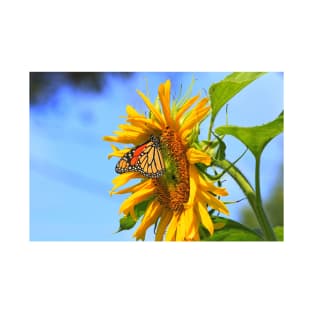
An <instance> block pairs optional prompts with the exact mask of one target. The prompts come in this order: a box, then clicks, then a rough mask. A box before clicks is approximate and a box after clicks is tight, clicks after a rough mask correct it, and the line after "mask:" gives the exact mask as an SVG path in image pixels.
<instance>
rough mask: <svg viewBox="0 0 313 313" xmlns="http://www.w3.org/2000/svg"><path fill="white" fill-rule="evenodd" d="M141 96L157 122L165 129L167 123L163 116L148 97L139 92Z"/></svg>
mask: <svg viewBox="0 0 313 313" xmlns="http://www.w3.org/2000/svg"><path fill="white" fill-rule="evenodd" d="M137 93H138V94H139V96H140V97H141V98H142V100H143V101H144V102H145V104H146V106H147V107H148V108H149V110H150V111H151V112H152V114H153V115H154V116H155V118H156V120H157V121H158V123H159V125H160V126H161V127H162V128H164V127H165V121H164V118H163V116H162V114H161V113H160V112H159V111H158V110H157V109H156V108H155V107H154V105H153V104H152V103H151V101H150V100H149V98H148V97H146V96H145V95H144V94H143V93H142V92H141V91H139V90H138V91H137Z"/></svg>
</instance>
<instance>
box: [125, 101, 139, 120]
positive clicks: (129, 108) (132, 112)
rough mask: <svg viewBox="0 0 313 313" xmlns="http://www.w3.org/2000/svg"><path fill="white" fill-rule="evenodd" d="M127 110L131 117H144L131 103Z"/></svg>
mask: <svg viewBox="0 0 313 313" xmlns="http://www.w3.org/2000/svg"><path fill="white" fill-rule="evenodd" d="M126 112H127V115H128V116H129V117H136V116H138V117H142V116H143V115H142V114H139V113H138V112H137V111H136V110H135V108H134V107H132V106H131V105H129V104H128V105H127V106H126Z"/></svg>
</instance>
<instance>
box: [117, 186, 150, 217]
mask: <svg viewBox="0 0 313 313" xmlns="http://www.w3.org/2000/svg"><path fill="white" fill-rule="evenodd" d="M153 193H154V188H150V189H147V188H146V189H140V190H138V191H137V192H134V193H133V194H132V195H130V196H129V197H128V198H127V199H125V200H124V202H123V203H122V205H121V207H120V210H119V212H120V213H123V214H124V215H128V214H130V215H131V217H132V218H133V219H134V220H136V219H137V217H136V214H135V210H134V206H135V205H136V204H138V203H140V202H142V201H144V200H146V199H147V198H148V197H149V196H151V195H153Z"/></svg>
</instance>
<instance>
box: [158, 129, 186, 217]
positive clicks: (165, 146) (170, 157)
mask: <svg viewBox="0 0 313 313" xmlns="http://www.w3.org/2000/svg"><path fill="white" fill-rule="evenodd" d="M160 143H161V147H162V151H163V155H164V158H165V162H166V163H168V164H170V165H169V166H167V167H166V175H165V176H164V177H160V178H156V179H154V180H153V183H154V185H155V187H156V194H157V196H158V200H159V202H160V203H161V204H162V205H163V206H164V207H167V208H168V209H171V210H174V211H180V212H181V211H182V210H183V209H184V203H186V202H187V201H188V199H189V191H190V187H189V162H188V160H187V156H186V147H185V146H184V145H183V143H182V142H181V140H180V137H179V135H178V134H177V132H175V131H174V130H172V129H170V128H169V127H166V128H165V130H164V131H163V132H162V134H161V137H160Z"/></svg>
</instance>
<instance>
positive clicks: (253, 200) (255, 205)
mask: <svg viewBox="0 0 313 313" xmlns="http://www.w3.org/2000/svg"><path fill="white" fill-rule="evenodd" d="M214 164H215V165H216V166H218V167H219V168H222V169H228V170H227V172H228V174H229V175H230V176H231V177H232V178H233V179H234V180H235V181H236V182H237V184H238V185H239V187H240V188H241V190H242V191H243V193H244V194H245V196H246V197H247V199H248V201H249V203H250V205H251V207H252V209H253V211H254V214H255V216H256V218H257V220H258V222H259V225H260V227H261V229H262V232H263V234H264V238H265V240H270V241H275V240H276V237H275V234H274V232H273V230H272V227H271V225H270V223H269V221H268V219H267V217H266V215H265V212H264V210H263V208H262V204H261V193H260V184H259V182H260V162H259V161H257V164H256V189H257V193H256V192H255V191H254V189H253V187H252V186H251V184H250V183H249V181H248V180H247V178H246V177H245V176H244V175H243V174H242V173H241V171H240V170H239V169H238V168H237V167H236V166H235V165H232V163H231V162H229V161H227V160H215V161H214Z"/></svg>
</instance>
